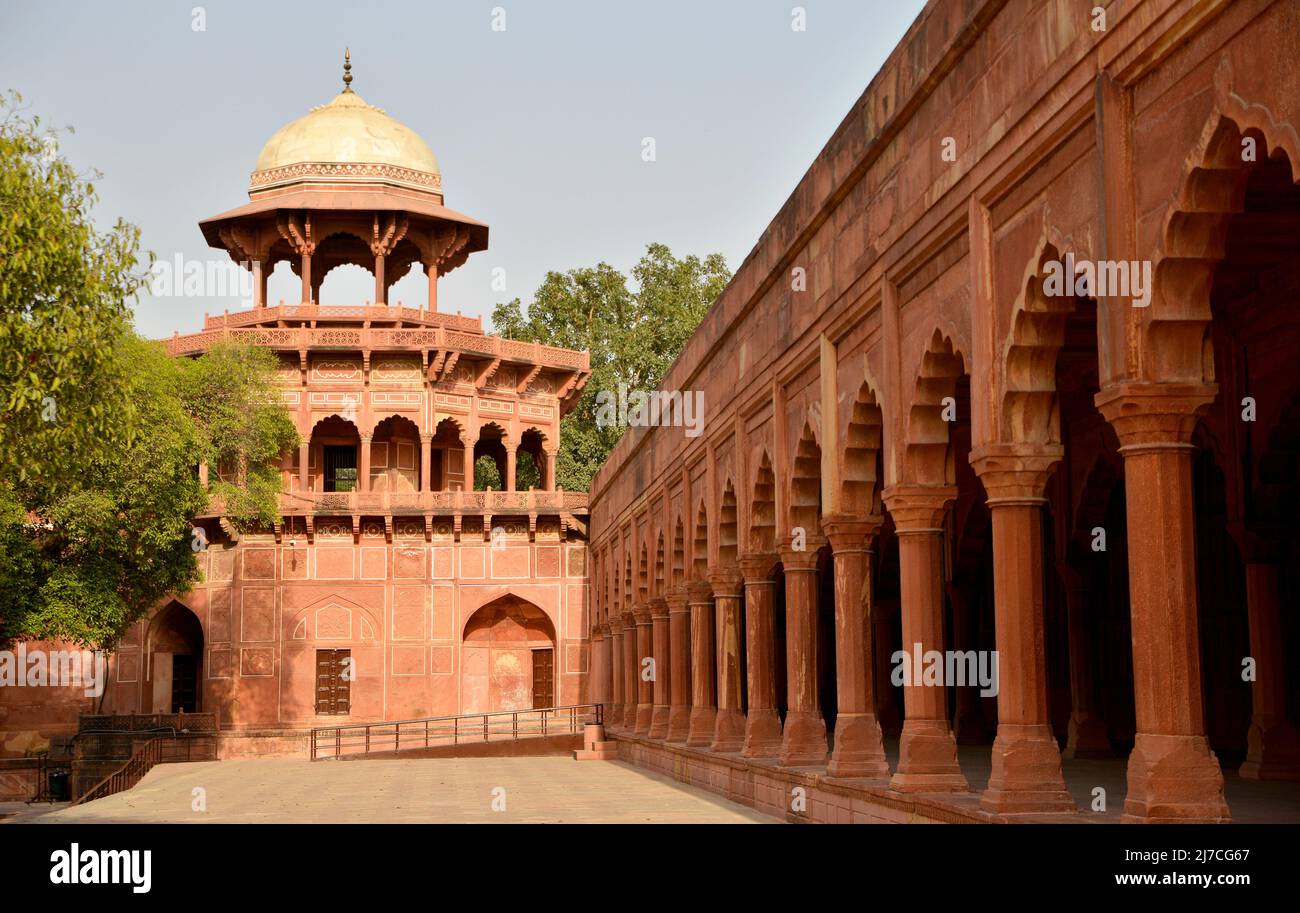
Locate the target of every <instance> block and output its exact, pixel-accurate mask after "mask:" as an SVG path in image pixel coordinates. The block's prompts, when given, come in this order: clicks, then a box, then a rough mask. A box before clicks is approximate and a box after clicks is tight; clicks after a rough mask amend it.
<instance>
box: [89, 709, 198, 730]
mask: <svg viewBox="0 0 1300 913" xmlns="http://www.w3.org/2000/svg"><path fill="white" fill-rule="evenodd" d="M218 728H220V727H219V726H218V722H217V715H216V714H215V713H82V714H79V715H78V717H77V731H78V732H149V731H152V730H155V729H174V730H176V731H177V732H180V731H181V730H189V731H190V732H216V731H217V729H218Z"/></svg>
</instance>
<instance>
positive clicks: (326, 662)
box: [316, 650, 352, 716]
mask: <svg viewBox="0 0 1300 913" xmlns="http://www.w3.org/2000/svg"><path fill="white" fill-rule="evenodd" d="M351 659H352V651H351V650H317V651H316V712H317V713H318V714H323V715H327V716H339V715H345V714H347V713H348V712H349V711H350V710H351V709H352V682H351V681H350V677H349V676H348V675H346V674H345V673H348V672H349V670H350V669H351V667H352V663H351Z"/></svg>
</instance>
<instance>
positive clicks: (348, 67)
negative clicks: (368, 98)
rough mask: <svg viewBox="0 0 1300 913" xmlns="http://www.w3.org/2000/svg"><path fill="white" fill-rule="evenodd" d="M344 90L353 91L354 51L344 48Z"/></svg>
mask: <svg viewBox="0 0 1300 913" xmlns="http://www.w3.org/2000/svg"><path fill="white" fill-rule="evenodd" d="M343 91H344V92H351V91H352V51H351V50H350V49H349V48H344V49H343Z"/></svg>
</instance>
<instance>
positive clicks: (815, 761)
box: [777, 710, 826, 767]
mask: <svg viewBox="0 0 1300 913" xmlns="http://www.w3.org/2000/svg"><path fill="white" fill-rule="evenodd" d="M777 763H779V764H780V765H781V766H782V767H821V766H822V765H823V764H825V763H826V721H825V720H824V719H822V715H821V714H820V713H817V712H814V711H811V710H790V711H787V712H786V715H785V734H784V737H783V738H782V740H781V753H780V755H778V761H777Z"/></svg>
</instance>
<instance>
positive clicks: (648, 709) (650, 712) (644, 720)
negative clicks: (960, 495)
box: [632, 704, 654, 735]
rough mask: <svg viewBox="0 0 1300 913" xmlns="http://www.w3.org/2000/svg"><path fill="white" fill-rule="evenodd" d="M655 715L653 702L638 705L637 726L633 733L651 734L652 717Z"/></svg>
mask: <svg viewBox="0 0 1300 913" xmlns="http://www.w3.org/2000/svg"><path fill="white" fill-rule="evenodd" d="M652 716H654V705H653V704H637V705H636V728H635V729H633V730H632V734H633V735H649V734H650V718H651V717H652Z"/></svg>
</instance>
